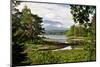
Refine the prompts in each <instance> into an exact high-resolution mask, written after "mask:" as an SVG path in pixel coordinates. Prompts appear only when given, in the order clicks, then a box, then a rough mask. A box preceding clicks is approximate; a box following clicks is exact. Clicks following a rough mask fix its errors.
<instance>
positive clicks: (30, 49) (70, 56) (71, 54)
mask: <svg viewBox="0 0 100 67" xmlns="http://www.w3.org/2000/svg"><path fill="white" fill-rule="evenodd" d="M50 44H51V43H45V44H28V43H27V44H26V45H25V46H26V47H27V48H26V50H25V52H26V53H27V57H29V58H30V59H31V60H32V64H52V63H53V64H54V63H70V62H86V61H95V60H96V53H95V50H94V51H93V52H92V54H91V58H90V56H89V52H88V51H86V50H83V49H72V50H61V51H52V50H38V49H39V48H40V47H44V46H47V47H49V49H50V47H51V48H55V46H51V45H50ZM52 44H53V45H54V44H55V43H52ZM36 49H37V50H36Z"/></svg>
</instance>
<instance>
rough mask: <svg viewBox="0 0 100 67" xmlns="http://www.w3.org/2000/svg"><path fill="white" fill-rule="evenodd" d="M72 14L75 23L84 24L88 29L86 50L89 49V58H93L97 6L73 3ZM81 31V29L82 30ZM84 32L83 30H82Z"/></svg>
mask: <svg viewBox="0 0 100 67" xmlns="http://www.w3.org/2000/svg"><path fill="white" fill-rule="evenodd" d="M71 14H72V15H73V20H74V22H75V23H78V24H79V25H84V28H85V30H86V31H87V32H86V34H87V37H88V38H87V39H86V42H85V47H84V50H86V51H88V54H87V55H88V56H87V58H88V60H87V61H90V60H91V56H92V54H93V51H94V49H95V43H94V42H93V40H95V39H94V37H95V33H96V31H95V23H96V22H95V15H96V9H95V6H78V5H71ZM90 16H92V17H93V16H94V17H93V18H92V22H90V20H91V19H90ZM80 31H81V30H80ZM81 32H82V31H81Z"/></svg>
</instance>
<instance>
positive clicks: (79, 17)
mask: <svg viewBox="0 0 100 67" xmlns="http://www.w3.org/2000/svg"><path fill="white" fill-rule="evenodd" d="M70 6H71V14H72V15H73V20H74V22H75V23H79V24H84V25H85V26H86V27H87V26H88V22H89V21H90V19H89V16H90V14H94V13H95V6H84V5H70Z"/></svg>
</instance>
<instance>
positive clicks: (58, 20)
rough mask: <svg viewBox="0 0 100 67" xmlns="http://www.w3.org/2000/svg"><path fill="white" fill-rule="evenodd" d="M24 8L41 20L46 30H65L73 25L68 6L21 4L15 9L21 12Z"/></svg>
mask: <svg viewBox="0 0 100 67" xmlns="http://www.w3.org/2000/svg"><path fill="white" fill-rule="evenodd" d="M24 6H27V7H28V8H30V9H31V12H32V13H33V14H36V15H38V16H40V17H42V18H43V27H44V28H46V29H65V28H69V27H70V26H72V25H73V24H74V21H73V19H72V15H71V13H70V6H69V5H65V4H64V5H63V4H50V3H49V4H48V3H34V2H22V3H20V5H19V6H17V8H18V9H19V10H20V11H22V9H23V8H24Z"/></svg>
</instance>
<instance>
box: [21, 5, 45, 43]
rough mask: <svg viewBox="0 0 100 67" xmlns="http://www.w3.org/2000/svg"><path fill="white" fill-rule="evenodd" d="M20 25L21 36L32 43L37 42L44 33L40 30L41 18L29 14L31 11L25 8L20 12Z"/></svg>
mask: <svg viewBox="0 0 100 67" xmlns="http://www.w3.org/2000/svg"><path fill="white" fill-rule="evenodd" d="M20 23H21V25H22V27H23V31H24V33H23V36H25V37H26V39H28V40H29V39H30V40H32V41H35V40H38V38H39V36H38V35H41V34H42V33H43V32H44V29H43V28H42V24H41V23H42V18H41V17H39V16H37V15H34V14H32V13H31V10H30V9H29V8H27V6H25V7H24V8H23V10H22V14H21V20H20Z"/></svg>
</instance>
